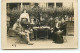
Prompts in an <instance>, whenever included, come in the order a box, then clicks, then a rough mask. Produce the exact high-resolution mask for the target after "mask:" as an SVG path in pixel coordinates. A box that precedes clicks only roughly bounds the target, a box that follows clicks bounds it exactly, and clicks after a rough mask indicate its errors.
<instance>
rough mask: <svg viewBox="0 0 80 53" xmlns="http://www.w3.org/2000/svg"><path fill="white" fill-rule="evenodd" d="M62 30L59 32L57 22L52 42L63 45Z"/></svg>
mask: <svg viewBox="0 0 80 53" xmlns="http://www.w3.org/2000/svg"><path fill="white" fill-rule="evenodd" d="M62 33H63V30H61V21H59V20H58V21H57V22H56V25H55V30H54V34H55V36H54V41H55V43H63V42H64V40H63V36H62Z"/></svg>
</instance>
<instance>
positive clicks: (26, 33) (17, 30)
mask: <svg viewBox="0 0 80 53" xmlns="http://www.w3.org/2000/svg"><path fill="white" fill-rule="evenodd" d="M13 30H14V32H15V33H16V34H19V35H21V36H22V38H23V39H24V40H25V41H26V42H27V43H28V45H33V43H30V38H29V34H30V31H29V30H25V29H24V28H23V27H22V26H21V24H20V21H19V19H18V20H17V21H16V23H15V24H14V25H13Z"/></svg>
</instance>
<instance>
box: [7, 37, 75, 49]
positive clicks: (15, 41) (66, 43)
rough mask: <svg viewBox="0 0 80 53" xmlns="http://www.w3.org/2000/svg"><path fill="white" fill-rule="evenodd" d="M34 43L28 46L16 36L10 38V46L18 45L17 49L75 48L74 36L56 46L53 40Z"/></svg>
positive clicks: (65, 38)
mask: <svg viewBox="0 0 80 53" xmlns="http://www.w3.org/2000/svg"><path fill="white" fill-rule="evenodd" d="M31 42H32V43H34V44H33V45H28V44H26V43H25V42H24V41H23V40H22V39H20V37H18V36H16V37H8V44H9V45H13V46H15V45H16V48H18V47H20V48H23V47H24V49H25V48H28V49H31V48H33V49H36V48H38V49H40V48H56V47H57V48H61V47H62V48H64V46H65V47H67V48H69V47H71V48H74V45H75V43H74V36H66V37H64V43H63V44H56V43H52V42H53V41H52V40H32V41H31Z"/></svg>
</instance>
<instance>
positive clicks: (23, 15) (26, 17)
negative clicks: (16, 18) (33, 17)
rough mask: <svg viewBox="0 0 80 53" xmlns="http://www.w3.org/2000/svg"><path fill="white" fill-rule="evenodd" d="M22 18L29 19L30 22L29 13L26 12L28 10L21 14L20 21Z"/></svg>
mask: <svg viewBox="0 0 80 53" xmlns="http://www.w3.org/2000/svg"><path fill="white" fill-rule="evenodd" d="M22 19H28V22H30V18H29V14H28V13H26V10H24V12H23V13H22V14H21V15H20V21H21V20H22Z"/></svg>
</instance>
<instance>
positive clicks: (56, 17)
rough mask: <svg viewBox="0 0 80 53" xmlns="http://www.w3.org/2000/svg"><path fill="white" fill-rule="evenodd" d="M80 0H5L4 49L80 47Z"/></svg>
mask: <svg viewBox="0 0 80 53" xmlns="http://www.w3.org/2000/svg"><path fill="white" fill-rule="evenodd" d="M77 13H78V12H77V0H76V1H75V0H68V1H67V0H44V1H42V0H35V1H32V0H26V1H25V0H23V1H20V0H14V1H11V0H6V1H5V0H3V1H2V49H55V48H58V49H60V48H78V31H77V30H78V29H77V28H78V26H77V22H78V20H77V19H78V14H77Z"/></svg>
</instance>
